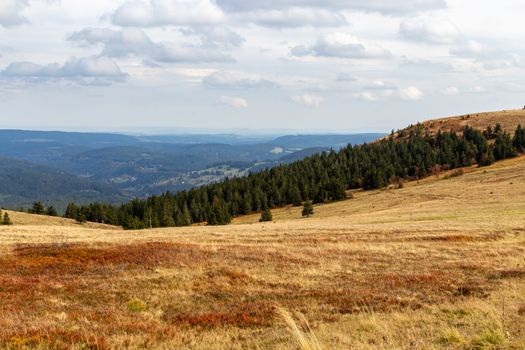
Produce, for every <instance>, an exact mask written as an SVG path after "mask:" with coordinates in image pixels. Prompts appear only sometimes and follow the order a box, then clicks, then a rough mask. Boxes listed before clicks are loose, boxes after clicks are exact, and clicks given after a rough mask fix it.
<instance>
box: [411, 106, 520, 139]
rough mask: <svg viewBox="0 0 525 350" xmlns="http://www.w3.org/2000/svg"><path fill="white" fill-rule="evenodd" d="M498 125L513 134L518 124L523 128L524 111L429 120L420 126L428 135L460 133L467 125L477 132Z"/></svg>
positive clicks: (474, 114)
mask: <svg viewBox="0 0 525 350" xmlns="http://www.w3.org/2000/svg"><path fill="white" fill-rule="evenodd" d="M497 123H500V124H501V126H502V128H503V130H505V131H507V132H509V133H511V134H512V133H514V130H516V127H517V126H518V124H521V125H522V126H525V110H507V111H497V112H485V113H473V114H466V115H462V116H455V117H447V118H438V119H431V120H427V121H424V122H422V123H421V124H422V125H423V126H424V127H425V129H426V130H428V131H429V132H430V133H433V134H435V133H437V131H438V130H441V131H455V132H461V131H462V130H463V128H464V127H465V126H466V125H468V126H470V127H473V128H475V129H478V130H485V129H486V128H487V126H489V125H490V126H492V127H493V128H494V126H495V125H496V124H497Z"/></svg>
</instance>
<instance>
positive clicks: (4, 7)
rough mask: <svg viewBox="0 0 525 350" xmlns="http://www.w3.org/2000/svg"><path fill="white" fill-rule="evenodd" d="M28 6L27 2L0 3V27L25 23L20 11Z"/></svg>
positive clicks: (9, 0) (6, 0) (8, 1)
mask: <svg viewBox="0 0 525 350" xmlns="http://www.w3.org/2000/svg"><path fill="white" fill-rule="evenodd" d="M28 5H29V0H2V1H0V26H6V27H8V26H14V25H18V24H22V23H25V22H27V20H26V18H24V17H23V16H22V14H21V13H22V10H24V9H25V8H26V7H27V6H28Z"/></svg>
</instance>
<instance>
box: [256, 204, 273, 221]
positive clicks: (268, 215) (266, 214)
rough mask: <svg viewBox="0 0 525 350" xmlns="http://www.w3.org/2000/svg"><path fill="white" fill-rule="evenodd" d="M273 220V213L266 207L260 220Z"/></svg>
mask: <svg viewBox="0 0 525 350" xmlns="http://www.w3.org/2000/svg"><path fill="white" fill-rule="evenodd" d="M268 221H273V215H272V212H271V211H270V208H268V207H266V208H265V209H264V210H263V212H262V213H261V218H260V219H259V222H268Z"/></svg>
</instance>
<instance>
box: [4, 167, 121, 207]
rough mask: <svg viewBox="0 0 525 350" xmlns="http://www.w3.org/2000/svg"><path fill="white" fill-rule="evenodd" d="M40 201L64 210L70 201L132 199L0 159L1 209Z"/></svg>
mask: <svg viewBox="0 0 525 350" xmlns="http://www.w3.org/2000/svg"><path fill="white" fill-rule="evenodd" d="M36 200H40V201H42V202H45V203H47V204H52V205H55V206H57V207H59V208H64V207H65V206H66V205H67V203H68V202H70V201H75V202H77V201H78V202H82V203H89V202H93V201H102V202H107V203H115V204H116V203H120V202H123V201H126V200H129V197H126V196H124V195H123V194H122V193H121V192H120V191H118V190H116V189H115V188H113V187H111V186H107V185H104V184H100V183H96V182H92V181H90V180H86V179H80V178H78V177H76V176H74V175H70V174H67V173H65V172H63V171H60V170H56V169H53V168H50V167H47V166H45V165H40V164H35V163H31V162H27V161H21V160H17V159H12V158H0V206H2V207H11V208H18V207H27V206H29V205H31V203H32V202H34V201H36Z"/></svg>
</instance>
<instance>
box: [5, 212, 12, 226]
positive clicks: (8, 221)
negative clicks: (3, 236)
mask: <svg viewBox="0 0 525 350" xmlns="http://www.w3.org/2000/svg"><path fill="white" fill-rule="evenodd" d="M12 224H13V222H12V221H11V218H10V217H9V214H8V213H4V218H3V220H2V225H7V226H11V225H12Z"/></svg>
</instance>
